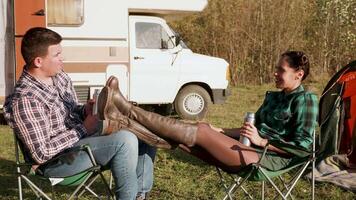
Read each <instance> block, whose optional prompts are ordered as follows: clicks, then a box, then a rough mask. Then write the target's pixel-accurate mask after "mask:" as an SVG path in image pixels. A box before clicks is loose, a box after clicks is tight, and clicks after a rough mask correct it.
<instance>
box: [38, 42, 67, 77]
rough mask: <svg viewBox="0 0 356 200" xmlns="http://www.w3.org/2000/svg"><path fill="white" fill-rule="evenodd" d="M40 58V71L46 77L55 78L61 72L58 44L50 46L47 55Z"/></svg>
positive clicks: (60, 52)
mask: <svg viewBox="0 0 356 200" xmlns="http://www.w3.org/2000/svg"><path fill="white" fill-rule="evenodd" d="M41 58H42V63H41V70H42V71H43V72H44V73H45V74H46V75H47V76H55V75H57V74H58V73H60V72H61V71H62V70H63V56H62V46H61V45H60V44H55V45H50V46H49V47H48V50H47V55H45V56H43V57H41Z"/></svg>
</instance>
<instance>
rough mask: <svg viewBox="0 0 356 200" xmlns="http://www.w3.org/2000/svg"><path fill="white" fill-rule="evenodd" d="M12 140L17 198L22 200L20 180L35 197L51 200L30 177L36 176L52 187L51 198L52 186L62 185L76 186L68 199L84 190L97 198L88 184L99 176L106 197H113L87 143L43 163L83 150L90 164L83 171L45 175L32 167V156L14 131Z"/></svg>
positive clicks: (77, 195) (69, 156)
mask: <svg viewBox="0 0 356 200" xmlns="http://www.w3.org/2000/svg"><path fill="white" fill-rule="evenodd" d="M14 141H15V156H16V169H17V180H18V189H19V199H20V200H22V199H23V196H22V180H23V181H24V182H25V183H26V184H27V185H28V186H29V187H30V188H31V190H32V191H33V192H34V193H35V195H36V196H37V198H39V199H42V198H41V197H43V198H45V199H47V200H51V198H50V197H49V196H48V195H47V194H46V193H45V192H43V190H41V189H40V188H39V187H38V186H37V185H36V184H35V183H34V182H33V181H31V180H30V178H34V177H38V178H39V179H41V180H44V181H46V182H47V183H48V182H49V183H50V185H51V187H52V199H54V186H56V185H62V186H76V188H75V190H74V192H73V193H72V194H71V195H70V197H69V198H68V199H73V198H76V199H78V198H79V197H80V196H81V195H82V194H83V193H84V192H86V191H88V192H90V193H91V194H92V195H94V196H95V197H97V198H98V199H100V198H101V197H100V196H99V195H97V194H96V193H95V192H94V191H93V190H92V189H90V186H91V185H92V184H93V183H94V181H95V180H96V179H97V178H98V177H101V179H102V181H103V183H104V185H105V187H106V189H107V197H108V199H110V198H112V199H115V196H114V194H113V192H112V191H111V180H110V185H109V184H108V183H107V181H106V179H105V177H104V175H103V174H102V171H101V167H100V166H99V165H97V164H96V162H95V159H94V157H93V154H92V152H91V150H90V147H89V145H82V146H78V147H74V148H71V149H70V150H69V151H66V152H65V153H62V154H61V155H59V156H56V157H55V158H52V159H51V160H49V161H47V162H46V163H45V164H48V163H51V162H57V161H58V160H66V159H67V160H68V159H73V155H74V154H75V153H78V152H80V151H84V152H86V153H87V154H88V156H89V158H90V160H91V163H92V166H91V167H90V168H89V169H86V170H85V171H82V172H79V173H77V174H73V175H71V176H66V177H45V176H44V175H43V174H42V173H41V171H40V170H39V169H40V167H37V168H36V169H33V167H32V166H33V163H34V162H32V158H31V157H30V156H29V155H28V153H26V151H24V146H23V144H22V142H21V140H19V139H18V138H17V136H16V134H15V133H14ZM19 148H20V150H21V152H22V155H23V159H20V154H19V153H20V152H19Z"/></svg>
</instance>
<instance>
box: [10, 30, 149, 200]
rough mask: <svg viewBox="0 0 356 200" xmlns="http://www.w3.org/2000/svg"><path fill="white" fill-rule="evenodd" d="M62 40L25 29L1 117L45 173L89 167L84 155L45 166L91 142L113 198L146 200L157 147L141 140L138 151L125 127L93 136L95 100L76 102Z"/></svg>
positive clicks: (45, 32) (95, 132) (53, 34)
mask: <svg viewBox="0 0 356 200" xmlns="http://www.w3.org/2000/svg"><path fill="white" fill-rule="evenodd" d="M61 40H62V38H61V36H60V35H59V34H57V33H56V32H54V31H51V30H49V29H46V28H32V29H30V30H28V31H27V32H26V34H25V35H24V37H23V40H22V44H21V54H22V56H23V58H24V60H25V63H26V65H25V67H24V70H23V73H22V75H21V77H20V79H19V80H18V82H17V84H16V86H15V89H14V92H13V94H11V95H9V96H8V97H7V98H6V102H5V106H4V112H5V118H6V119H7V121H8V123H9V125H10V126H11V127H12V128H13V129H14V131H15V134H16V135H17V136H18V137H19V139H20V140H21V142H22V143H23V144H24V148H25V151H27V152H29V154H30V155H31V158H32V160H33V162H34V164H37V165H40V169H41V171H43V173H44V174H45V175H50V176H56V175H61V176H63V175H66V174H69V173H71V174H73V172H75V171H77V172H79V171H82V170H85V169H87V168H89V167H90V166H91V163H90V160H89V158H88V157H87V156H86V155H85V154H84V153H82V154H78V155H77V156H76V157H75V159H74V160H73V161H72V162H71V163H70V164H68V163H63V164H60V165H50V166H49V165H47V164H46V161H48V160H50V159H51V158H53V157H54V156H56V155H58V154H60V153H61V152H63V151H64V150H66V149H68V148H71V147H73V146H78V145H83V144H89V145H90V147H91V149H92V151H93V155H94V158H95V160H96V162H97V163H98V164H100V165H102V166H103V167H108V168H110V169H111V171H112V174H113V177H114V181H115V185H116V187H115V194H116V196H117V199H129V200H132V199H135V198H136V195H137V197H138V198H140V199H144V196H145V192H148V191H149V190H150V189H151V187H152V183H153V176H152V174H153V167H152V165H153V159H154V156H155V149H154V148H153V147H151V146H148V145H146V144H145V143H142V142H140V149H139V147H138V140H137V137H136V136H135V135H134V134H133V133H132V132H130V131H127V130H118V131H117V133H114V134H111V135H108V136H100V137H94V136H95V135H98V132H100V130H99V129H100V128H98V127H100V124H102V123H100V122H99V121H98V118H97V117H96V116H95V115H92V106H93V101H89V102H88V103H87V104H86V105H84V106H83V105H79V104H78V103H77V98H76V95H75V92H74V89H73V85H72V82H71V80H70V78H69V76H68V75H67V74H66V73H65V72H64V71H63V57H62V47H61V45H60V42H61ZM139 151H140V152H139ZM145 162H146V163H145ZM137 163H139V165H138V164H137ZM41 164H42V165H41ZM137 177H139V178H137ZM138 179H139V180H138ZM142 197H143V198H142Z"/></svg>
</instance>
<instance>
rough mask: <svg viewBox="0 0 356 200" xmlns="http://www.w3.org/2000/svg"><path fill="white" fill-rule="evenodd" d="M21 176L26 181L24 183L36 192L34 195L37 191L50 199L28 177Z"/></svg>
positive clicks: (48, 199)
mask: <svg viewBox="0 0 356 200" xmlns="http://www.w3.org/2000/svg"><path fill="white" fill-rule="evenodd" d="M21 178H23V179H24V180H25V181H26V183H27V184H28V185H29V186H30V188H31V189H32V190H33V191H34V192H35V193H36V195H38V193H40V194H41V195H42V196H43V197H44V198H46V199H47V200H51V198H49V197H48V196H47V195H46V194H45V193H44V192H43V191H42V190H41V189H40V188H38V187H37V186H36V185H35V184H34V183H32V181H31V180H30V179H28V178H27V177H26V176H24V175H21Z"/></svg>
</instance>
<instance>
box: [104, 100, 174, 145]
mask: <svg viewBox="0 0 356 200" xmlns="http://www.w3.org/2000/svg"><path fill="white" fill-rule="evenodd" d="M102 100H104V99H100V98H98V105H106V106H105V107H102V106H98V117H99V119H102V120H103V123H104V124H103V131H102V132H103V133H102V134H103V135H109V134H112V133H114V132H116V131H118V130H120V129H126V130H129V131H131V132H133V133H134V134H135V135H136V136H137V137H138V138H139V139H141V140H142V141H144V142H145V143H147V144H149V145H151V146H155V147H158V148H164V149H174V148H176V147H177V145H178V144H176V143H174V142H167V141H166V140H164V139H162V138H160V137H158V136H157V135H155V134H153V133H152V132H151V131H149V130H148V129H147V128H145V127H144V126H142V125H141V124H139V123H137V122H136V121H135V120H132V119H130V118H128V117H127V116H124V115H122V114H121V113H120V112H119V111H118V110H117V108H116V107H115V105H113V104H110V103H103V102H102Z"/></svg>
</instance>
